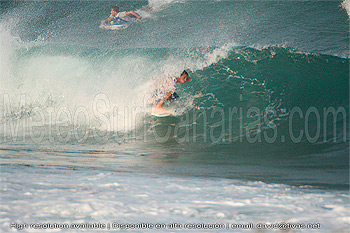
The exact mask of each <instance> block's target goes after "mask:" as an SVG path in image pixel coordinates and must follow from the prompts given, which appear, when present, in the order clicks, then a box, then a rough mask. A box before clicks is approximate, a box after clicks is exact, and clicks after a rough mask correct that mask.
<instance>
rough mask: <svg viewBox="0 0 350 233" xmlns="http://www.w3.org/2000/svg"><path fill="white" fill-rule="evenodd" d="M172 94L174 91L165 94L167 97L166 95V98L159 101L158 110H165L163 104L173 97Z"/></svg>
mask: <svg viewBox="0 0 350 233" xmlns="http://www.w3.org/2000/svg"><path fill="white" fill-rule="evenodd" d="M171 93H172V91H169V92H167V93H165V95H164V97H163V98H162V99H161V100H160V101H159V103H158V104H157V108H158V109H159V108H161V109H162V108H163V104H164V103H165V101H166V100H167V99H169V97H170V96H171Z"/></svg>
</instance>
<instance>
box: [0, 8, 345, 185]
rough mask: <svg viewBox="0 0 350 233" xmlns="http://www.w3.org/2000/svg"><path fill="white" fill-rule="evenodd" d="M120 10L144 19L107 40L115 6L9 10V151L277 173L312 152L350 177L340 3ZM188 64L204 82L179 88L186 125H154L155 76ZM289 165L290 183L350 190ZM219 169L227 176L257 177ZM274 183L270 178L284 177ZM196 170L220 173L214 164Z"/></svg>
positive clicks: (2, 26) (5, 51) (5, 92)
mask: <svg viewBox="0 0 350 233" xmlns="http://www.w3.org/2000/svg"><path fill="white" fill-rule="evenodd" d="M112 4H113V3H112ZM344 4H345V5H346V3H344ZM344 4H343V6H345V5H344ZM119 5H120V6H121V9H122V10H130V9H133V10H135V11H136V12H138V13H139V14H140V15H141V16H143V19H142V20H141V21H138V22H136V23H133V24H131V25H130V26H129V27H128V28H127V29H125V30H116V31H106V30H102V29H100V28H99V25H100V23H101V21H102V20H104V19H105V18H106V17H108V15H109V11H110V7H111V3H110V2H103V1H97V2H96V1H91V2H90V1H84V2H77V1H52V2H33V1H19V2H16V1H15V2H5V3H2V5H1V8H2V13H1V22H0V30H1V51H2V52H1V74H2V75H1V83H2V84H1V87H0V94H1V103H0V112H1V118H0V123H1V129H2V130H1V131H0V134H1V135H0V136H1V139H0V140H1V142H3V143H10V142H11V143H12V142H19V141H23V140H24V141H25V140H30V141H34V142H38V143H60V144H63V145H72V144H81V145H85V146H87V147H92V146H96V144H101V143H102V144H103V145H106V146H107V145H109V146H111V145H120V146H126V147H127V148H128V149H125V150H131V151H133V152H132V153H136V154H142V155H149V154H159V153H160V152H159V151H158V149H159V147H160V148H164V147H166V148H167V150H169V151H171V153H175V154H178V152H176V151H178V150H180V149H181V151H182V152H183V153H184V154H188V156H187V158H186V159H180V160H179V161H180V162H179V163H180V164H181V163H183V164H187V165H188V164H191V165H193V164H196V163H197V162H199V163H201V164H216V165H217V166H219V167H220V166H221V165H222V162H221V161H225V163H227V164H230V165H234V164H236V163H238V164H248V165H249V166H250V167H251V168H252V167H254V166H253V164H255V163H256V161H259V162H260V163H262V164H264V165H263V167H264V166H265V167H264V169H266V171H268V170H269V169H271V166H272V165H271V164H272V162H273V161H275V160H277V161H278V162H282V161H284V162H286V164H288V163H292V164H293V166H295V167H298V166H301V164H300V163H299V162H298V158H300V157H302V156H307V157H308V156H310V157H308V159H310V161H311V160H312V161H313V160H315V158H316V157H315V156H312V155H314V154H316V155H317V156H320V155H325V154H327V153H328V154H330V155H329V157H327V156H325V157H323V159H319V160H318V161H317V162H315V161H314V162H315V163H316V165H315V168H310V169H311V170H312V169H316V170H317V171H319V170H320V171H322V166H324V165H325V164H327V163H328V162H329V160H330V158H331V157H337V158H338V156H339V160H336V162H334V164H333V165H334V167H335V169H336V170H337V169H338V170H339V171H341V172H340V174H345V173H346V172H345V173H344V172H343V171H344V170H348V167H346V166H345V167H344V165H342V164H348V163H346V161H348V157H347V156H346V154H347V152H348V149H346V148H347V145H348V142H349V137H348V135H349V125H348V124H346V123H347V122H348V121H349V117H348V116H349V108H348V106H349V98H348V96H349V88H348V87H349V30H348V29H349V21H348V16H347V14H346V11H345V10H344V8H341V7H340V3H339V2H334V1H329V2H304V1H303V2H294V1H293V2H289V1H286V2H275V1H265V2H260V1H258V2H255V1H252V2H241V1H214V2H212V1H149V2H147V1H122V2H120V4H119ZM148 6H150V7H151V9H149V8H148ZM184 69H186V70H188V72H189V75H190V76H191V77H192V79H193V81H192V82H191V83H187V84H185V85H177V93H178V94H179V95H180V98H179V99H178V100H176V101H173V102H170V103H168V105H167V106H168V107H169V108H170V109H172V110H173V111H174V112H175V117H173V118H165V119H158V118H154V117H152V116H151V115H150V112H151V110H152V108H153V107H154V105H155V100H154V98H153V97H152V95H153V90H154V84H153V81H152V80H154V79H155V78H156V77H158V76H173V77H175V76H178V75H179V73H180V72H181V71H182V70H184ZM160 145H161V146H160ZM163 146H164V147H163ZM107 147H108V146H107ZM139 148H143V149H142V150H143V151H142V152H135V151H139ZM147 148H148V149H147ZM156 148H158V149H156ZM72 150H73V149H72ZM159 150H161V149H159ZM155 151H156V152H155ZM162 153H163V152H162ZM216 153H218V154H219V155H218V156H213V154H216ZM256 154H259V155H260V156H259V158H256V157H255V156H254V155H256ZM287 155H288V156H291V157H292V158H294V159H295V160H293V161H289V160H288V159H287V157H288V156H287ZM288 158H289V157H288ZM344 161H345V163H344ZM293 166H291V167H293ZM142 169H145V168H142ZM252 169H253V168H252ZM219 170H220V169H219ZM248 170H249V171H251V170H250V169H248ZM291 170H292V171H291ZM291 170H290V169H287V168H286V169H285V171H284V172H283V173H284V174H285V175H286V177H287V178H286V177H284V178H281V180H283V181H282V182H287V180H289V181H290V180H294V181H290V182H292V183H293V182H294V183H295V184H304V183H305V182H306V183H307V184H309V183H313V184H315V185H326V186H337V187H344V186H346V184H347V181H348V177H347V178H346V176H344V175H341V176H340V178H339V176H333V177H331V178H329V180H327V181H323V180H322V179H320V178H317V177H315V175H311V176H310V179H306V180H307V181H303V179H297V178H296V177H297V173H296V172H295V171H294V172H293V169H291ZM221 171H222V172H217V173H216V175H217V176H220V177H228V178H244V179H245V178H251V177H255V176H254V175H252V176H250V175H249V174H248V173H244V172H243V175H242V173H239V172H233V171H227V170H226V169H221ZM181 172H183V170H182V169H180V170H178V171H177V172H176V173H181ZM276 172H277V171H276ZM287 172H289V174H291V175H290V176H294V179H290V177H288V176H289V175H287ZM209 173H210V172H209ZM263 174H265V176H264V178H261V174H259V177H260V178H259V179H263V180H267V181H277V182H280V181H281V180H279V179H278V178H273V177H274V176H273V175H271V174H269V173H268V172H263ZM315 174H316V172H315ZM192 175H198V176H201V175H205V176H210V174H208V173H206V172H205V169H203V168H201V169H199V168H198V170H196V171H193V173H192ZM253 179H255V178H253ZM303 182H304V183H303Z"/></svg>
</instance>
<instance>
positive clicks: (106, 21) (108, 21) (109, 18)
mask: <svg viewBox="0 0 350 233" xmlns="http://www.w3.org/2000/svg"><path fill="white" fill-rule="evenodd" d="M111 21H112V17H108V19H106V20H105V21H104V22H103V25H105V24H107V23H110V22H111Z"/></svg>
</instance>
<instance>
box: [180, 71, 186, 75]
mask: <svg viewBox="0 0 350 233" xmlns="http://www.w3.org/2000/svg"><path fill="white" fill-rule="evenodd" d="M184 74H186V75H188V73H187V71H186V70H184V71H182V73H181V75H180V76H182V75H184Z"/></svg>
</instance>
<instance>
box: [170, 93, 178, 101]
mask: <svg viewBox="0 0 350 233" xmlns="http://www.w3.org/2000/svg"><path fill="white" fill-rule="evenodd" d="M179 97H180V96H179V95H178V94H176V92H174V93H173V94H171V96H169V98H168V100H176V99H177V98H179Z"/></svg>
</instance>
